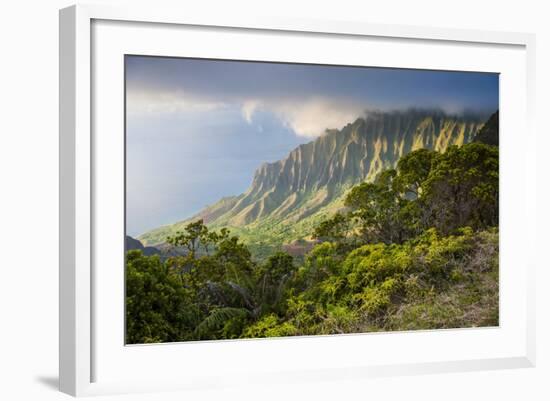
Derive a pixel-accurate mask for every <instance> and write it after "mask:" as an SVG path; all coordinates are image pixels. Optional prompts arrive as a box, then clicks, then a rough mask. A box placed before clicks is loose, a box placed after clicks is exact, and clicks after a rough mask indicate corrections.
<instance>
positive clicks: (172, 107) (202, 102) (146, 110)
mask: <svg viewBox="0 0 550 401" xmlns="http://www.w3.org/2000/svg"><path fill="white" fill-rule="evenodd" d="M227 106H228V104H227V103H226V102H220V101H216V100H213V99H209V98H207V97H201V96H197V95H195V94H192V93H187V92H184V91H168V90H152V89H128V90H127V93H126V110H127V112H128V113H129V114H158V113H178V112H208V111H212V110H216V109H221V108H225V107H227Z"/></svg>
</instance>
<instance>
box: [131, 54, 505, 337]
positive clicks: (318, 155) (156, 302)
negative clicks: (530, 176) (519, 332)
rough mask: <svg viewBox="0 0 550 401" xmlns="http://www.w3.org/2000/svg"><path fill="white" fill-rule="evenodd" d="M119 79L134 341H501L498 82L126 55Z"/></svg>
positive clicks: (449, 74)
mask: <svg viewBox="0 0 550 401" xmlns="http://www.w3.org/2000/svg"><path fill="white" fill-rule="evenodd" d="M124 81H125V82H124V97H125V99H124V104H125V116H124V118H125V133H124V136H125V150H124V151H125V154H124V158H125V189H124V191H125V250H124V252H125V255H124V256H125V266H124V268H125V288H124V291H125V322H124V325H125V328H124V329H125V343H126V344H127V345H130V344H149V343H170V342H186V341H205V340H210V341H213V340H241V339H258V338H273V337H295V336H318V335H342V334H364V333H373V332H396V331H413V330H441V329H467V328H480V327H498V326H499V74H498V73H489V72H473V71H448V70H422V69H405V68H389V67H388V68H384V67H379V66H377V67H372V66H368V65H366V66H356V65H353V66H352V65H324V64H301V63H287V62H279V61H277V62H275V61H273V62H272V61H255V60H223V59H206V58H182V57H165V56H148V55H137V54H136V55H132V54H126V55H125V56H124ZM503 110H504V109H503Z"/></svg>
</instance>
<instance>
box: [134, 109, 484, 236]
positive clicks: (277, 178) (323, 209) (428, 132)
mask: <svg viewBox="0 0 550 401" xmlns="http://www.w3.org/2000/svg"><path fill="white" fill-rule="evenodd" d="M484 121H485V120H484V119H483V116H481V115H477V116H476V115H474V114H464V115H462V116H458V115H450V114H446V113H445V112H442V111H439V110H415V109H409V110H406V111H392V112H381V111H371V112H368V113H367V114H366V116H365V117H361V118H358V119H356V120H355V121H354V122H352V123H348V124H346V125H345V126H344V127H342V128H341V129H339V130H337V129H330V130H326V131H325V133H324V134H323V135H321V136H320V137H318V138H316V139H315V140H312V141H311V142H308V143H306V144H302V145H299V146H297V147H296V148H294V149H293V150H291V151H290V152H289V154H288V155H287V156H286V157H285V158H283V159H281V160H278V161H275V162H268V163H263V164H261V165H260V166H259V167H258V168H257V169H256V171H255V174H254V177H253V179H252V182H251V185H250V186H249V188H248V189H247V190H246V191H245V192H244V193H242V194H240V195H236V196H228V197H224V198H222V199H220V200H219V201H218V202H216V203H214V204H213V205H210V206H208V207H206V208H205V209H203V210H202V211H200V212H199V213H197V214H196V215H194V216H193V217H191V218H189V219H186V220H183V221H180V222H177V223H174V224H171V225H167V226H163V227H159V228H157V229H155V230H151V231H149V232H148V233H145V234H144V235H142V236H140V237H138V238H139V239H140V240H141V241H142V242H143V243H144V244H147V245H152V244H158V243H161V242H163V241H164V240H165V238H166V236H168V235H172V234H174V233H175V232H176V231H180V230H182V229H183V227H184V226H185V224H187V223H188V222H189V221H194V220H197V219H203V220H204V222H205V223H206V224H207V225H210V226H212V227H230V228H233V229H235V230H237V231H239V233H240V234H243V233H249V234H250V236H249V237H250V239H251V240H254V236H257V237H258V238H260V239H261V241H263V240H264V239H267V240H269V238H267V237H269V235H268V236H267V237H266V236H264V235H260V233H261V232H263V233H271V232H273V233H274V234H276V235H275V237H277V238H278V240H288V241H291V240H294V239H298V238H300V237H301V234H303V233H292V232H291V231H292V230H291V229H289V227H286V225H288V224H291V225H296V224H297V225H298V226H308V227H310V226H312V225H313V220H315V219H316V217H315V216H316V215H319V214H327V213H329V211H330V210H336V209H338V207H341V206H342V205H341V204H342V203H343V200H342V199H343V195H344V194H345V192H346V191H347V189H349V188H350V187H351V186H353V185H355V184H357V183H360V182H363V181H370V180H372V179H374V177H376V175H377V174H378V173H379V172H380V171H382V170H383V169H386V168H391V167H394V166H395V165H396V163H397V161H398V160H399V158H400V157H401V156H403V155H405V154H407V153H409V152H411V151H413V150H416V149H420V148H428V149H433V150H436V151H440V152H443V151H445V150H446V149H447V148H448V147H449V146H451V145H463V144H464V143H468V142H471V141H472V140H473V139H474V137H475V135H476V134H477V133H478V131H479V130H480V128H481V127H482V126H483V123H484ZM309 220H312V221H311V222H310V221H309ZM310 223H311V224H310ZM289 230H290V231H289ZM298 231H300V230H298ZM245 238H246V235H245Z"/></svg>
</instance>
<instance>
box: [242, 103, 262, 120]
mask: <svg viewBox="0 0 550 401" xmlns="http://www.w3.org/2000/svg"><path fill="white" fill-rule="evenodd" d="M260 104H261V103H260V101H258V100H247V101H245V102H244V103H243V105H242V107H241V111H242V114H243V118H244V119H245V120H246V122H247V123H248V124H252V115H253V114H254V112H255V111H256V109H257V108H258V106H260Z"/></svg>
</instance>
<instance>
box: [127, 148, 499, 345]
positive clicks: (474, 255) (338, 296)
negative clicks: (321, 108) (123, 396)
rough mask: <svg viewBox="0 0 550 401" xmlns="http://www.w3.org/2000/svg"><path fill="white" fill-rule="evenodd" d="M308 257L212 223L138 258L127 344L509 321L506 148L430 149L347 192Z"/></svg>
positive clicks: (131, 255)
mask: <svg viewBox="0 0 550 401" xmlns="http://www.w3.org/2000/svg"><path fill="white" fill-rule="evenodd" d="M346 206H347V210H346V212H344V213H337V214H335V215H334V216H333V217H332V218H330V219H328V220H326V221H323V222H321V223H320V224H319V226H317V228H316V229H315V230H314V233H313V235H314V236H315V237H316V238H318V239H319V241H320V243H319V244H318V245H316V246H315V247H314V248H313V249H312V250H311V251H310V252H309V253H308V254H307V255H306V258H305V260H304V262H303V263H300V264H299V265H298V264H296V263H295V261H294V260H293V258H292V257H291V256H289V255H288V254H286V253H284V252H276V253H274V254H273V255H271V256H270V257H268V258H267V259H266V260H265V261H264V262H262V263H258V262H255V261H253V259H252V257H251V253H250V251H249V249H248V248H247V246H246V245H244V244H243V243H242V242H241V241H240V239H239V238H238V237H237V236H234V235H231V234H230V232H229V231H228V230H225V229H222V230H220V231H212V230H209V229H208V228H207V227H206V226H205V225H204V224H203V222H202V221H197V222H193V223H191V224H189V225H188V226H187V227H186V229H185V231H183V232H180V233H177V234H176V235H175V236H174V237H172V238H170V240H169V241H170V243H171V244H172V245H174V246H178V247H180V248H185V249H187V252H186V254H185V255H184V256H176V257H172V258H169V259H167V260H165V261H163V260H161V259H160V258H159V257H158V256H149V257H148V256H144V255H143V254H142V253H141V252H140V251H130V252H128V254H127V269H126V274H127V288H126V291H127V294H126V296H127V298H126V314H127V342H128V343H146V342H170V341H186V340H205V339H209V340H213V339H229V338H247V337H254V338H256V337H273V336H293V335H314V334H338V333H350V332H367V331H381V330H412V329H436V328H450V327H473V326H494V325H498V228H497V227H498V148H496V147H494V146H490V145H486V144H482V143H472V144H468V145H465V146H463V147H460V148H458V147H451V148H449V149H448V150H447V151H446V152H445V153H443V154H440V153H437V152H433V151H428V150H418V151H415V152H412V153H410V154H408V155H406V156H404V157H403V158H402V159H401V160H400V161H399V163H398V165H397V168H396V169H390V170H386V171H384V172H383V173H381V174H380V175H379V177H378V178H377V179H376V180H375V181H374V182H372V183H363V184H360V185H358V186H356V187H354V188H352V190H351V191H350V192H349V194H348V195H347V197H346Z"/></svg>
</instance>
